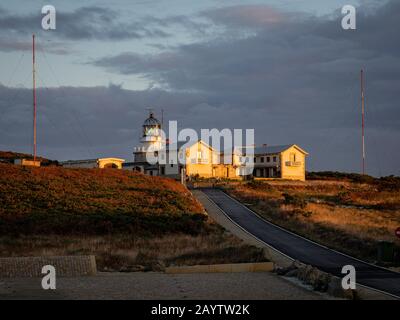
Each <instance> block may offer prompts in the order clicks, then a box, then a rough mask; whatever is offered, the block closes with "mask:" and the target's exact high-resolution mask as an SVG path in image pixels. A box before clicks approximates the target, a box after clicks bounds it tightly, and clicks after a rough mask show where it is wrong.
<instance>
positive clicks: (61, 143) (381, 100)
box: [0, 0, 400, 175]
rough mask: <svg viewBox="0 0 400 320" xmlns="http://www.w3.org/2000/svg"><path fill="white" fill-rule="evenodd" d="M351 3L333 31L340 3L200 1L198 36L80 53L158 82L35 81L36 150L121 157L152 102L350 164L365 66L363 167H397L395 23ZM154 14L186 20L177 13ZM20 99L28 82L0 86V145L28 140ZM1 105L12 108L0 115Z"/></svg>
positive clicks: (384, 12) (389, 6) (393, 6)
mask: <svg viewBox="0 0 400 320" xmlns="http://www.w3.org/2000/svg"><path fill="white" fill-rule="evenodd" d="M358 13H359V16H358V20H357V21H358V29H357V30H356V31H344V30H342V29H341V27H340V20H341V14H340V13H339V12H336V13H334V14H333V15H330V16H325V17H310V16H305V15H301V16H299V15H293V14H290V13H289V14H288V13H286V12H285V13H282V12H280V11H278V10H277V9H272V8H270V7H268V6H259V5H257V6H249V7H245V6H238V7H236V8H234V7H232V6H230V7H226V8H225V11H224V8H222V9H215V11H214V12H213V11H212V10H208V11H207V13H205V11H202V12H201V13H200V15H202V17H203V18H205V19H208V22H209V25H215V26H216V27H215V29H214V31H215V34H214V35H213V36H212V37H210V38H208V39H206V40H204V39H203V38H200V40H197V41H195V42H193V43H190V44H183V45H179V46H175V47H170V46H158V48H159V50H160V51H159V52H158V53H155V54H150V55H149V54H147V55H145V54H141V53H139V52H135V51H131V52H122V53H119V54H116V55H113V56H106V57H103V58H100V59H96V60H93V61H90V62H89V63H90V64H93V65H94V66H97V67H98V68H103V69H105V70H107V71H109V72H114V73H116V74H123V75H139V76H142V77H145V78H147V79H148V80H149V82H152V83H156V84H157V85H158V86H159V87H161V88H162V89H157V90H145V91H131V90H124V89H122V88H121V87H118V86H109V87H98V88H79V87H77V88H60V89H50V91H45V89H42V91H41V92H40V97H41V99H40V100H41V104H42V115H41V116H42V117H44V116H45V115H46V117H48V118H49V119H51V121H49V122H46V119H45V118H43V119H42V120H41V121H42V122H41V130H43V131H42V133H41V134H42V136H41V146H42V148H43V149H42V150H43V152H49V154H54V155H58V156H57V157H59V158H63V159H65V158H67V157H68V158H71V157H73V158H79V157H88V156H89V155H87V154H86V153H87V152H86V151H85V149H93V150H94V151H93V152H92V153H93V154H92V156H97V155H98V156H100V155H104V156H105V155H115V156H123V157H125V158H127V159H130V156H131V150H132V147H133V146H135V145H136V143H137V142H138V138H139V135H140V128H141V124H142V121H143V120H144V118H145V117H146V112H145V108H146V107H148V106H154V107H155V108H156V109H157V108H158V109H160V108H164V110H165V119H173V120H178V122H179V126H180V127H191V128H195V129H197V130H198V129H200V128H213V127H216V128H219V129H222V128H224V127H229V128H254V129H255V130H256V142H257V143H258V144H262V143H267V144H287V143H297V144H299V145H300V146H302V147H304V148H305V149H306V150H307V151H309V152H310V158H309V161H308V169H309V170H329V169H331V170H332V169H333V170H346V171H359V169H360V155H361V147H360V105H359V71H360V69H361V68H365V70H366V75H367V79H366V98H367V100H366V102H367V104H366V109H367V111H366V125H367V131H366V134H367V137H366V141H367V169H368V170H369V172H370V173H373V174H376V175H381V174H390V173H393V174H398V175H399V174H400V171H399V170H400V169H399V166H398V163H399V161H400V152H399V151H398V150H396V149H395V150H393V145H396V141H399V140H400V127H399V126H398V124H397V121H398V119H399V117H400V109H399V108H398V104H397V103H396V101H397V95H398V88H399V85H400V55H399V47H400V43H399V42H398V41H397V40H396V41H395V39H397V38H396V34H395V31H396V30H398V29H394V27H395V26H396V25H398V22H397V21H399V20H396V19H397V17H398V15H399V14H400V6H399V4H397V2H396V1H394V0H392V1H389V2H388V3H386V4H385V5H381V6H380V7H376V8H375V9H374V10H373V11H371V9H370V8H369V7H368V8H367V9H365V8H364V7H360V8H358ZM98 14H100V13H98ZM197 18H198V16H196V17H195V18H194V19H197ZM156 20H157V19H156ZM180 21H183V23H181V22H180ZM196 21H197V20H196ZM165 23H166V24H171V23H177V24H178V23H181V25H186V27H187V28H192V27H191V26H190V23H189V22H188V20H187V19H186V18H185V19H183V20H180V19H178V18H173V19H172V18H171V19H170V20H169V21H165ZM161 25H162V21H152V22H150V21H149V24H148V25H146V26H147V27H149V26H151V27H152V28H153V27H155V26H158V27H160V28H161ZM217 25H218V26H217ZM219 26H223V28H222V29H223V30H222V31H221V33H218V32H219V31H220V29H219ZM193 28H194V27H193ZM200 28H201V27H200ZM242 29H246V30H247V31H246V32H244V33H243V32H238V30H242ZM208 30H209V29H208ZM394 30H395V31H394ZM91 34H93V32H92V33H91ZM18 90H20V91H18ZM17 92H20V94H19V98H18V99H14V100H13V99H12V97H13V95H14V94H16V93H17ZM63 92H64V94H63ZM65 93H66V94H65ZM30 99H31V97H30V93H29V91H24V89H12V88H7V87H0V108H1V109H0V130H1V137H0V148H3V149H4V148H5V147H6V146H15V145H19V146H20V145H23V141H26V140H27V143H29V139H26V137H28V138H29V132H30V128H31V126H30V118H29V117H30V116H31V113H30V111H29V110H30V109H29V108H30ZM8 106H12V110H13V112H5V113H4V114H5V115H4V117H3V119H2V118H1V110H4V108H7V107H8ZM24 108H25V109H24ZM8 110H10V109H9V108H8ZM17 110H20V111H17ZM23 110H26V111H25V113H24V112H23ZM158 111H159V110H158ZM158 114H159V112H158ZM51 123H53V124H54V126H51ZM53 127H54V128H53ZM51 128H53V129H51ZM24 130H25V131H24ZM52 130H54V131H52ZM79 132H80V133H79ZM82 132H83V133H82ZM79 136H81V137H80V138H79ZM85 136H86V137H87V138H88V139H86V138H85ZM24 139H25V140H24ZM86 140H89V142H87V143H86V142H85V141H86ZM25 146H26V147H29V144H25ZM81 150H82V151H81ZM388 153H390V157H386V156H382V155H385V154H388Z"/></svg>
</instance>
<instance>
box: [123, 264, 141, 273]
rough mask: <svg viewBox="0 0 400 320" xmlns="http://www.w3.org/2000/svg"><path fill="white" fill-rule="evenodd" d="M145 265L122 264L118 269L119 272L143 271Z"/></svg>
mask: <svg viewBox="0 0 400 320" xmlns="http://www.w3.org/2000/svg"><path fill="white" fill-rule="evenodd" d="M145 270H146V267H145V266H142V265H138V264H137V265H128V266H123V267H121V268H120V269H119V272H142V271H145Z"/></svg>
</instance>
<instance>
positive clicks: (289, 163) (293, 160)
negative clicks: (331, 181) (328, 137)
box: [160, 140, 308, 181]
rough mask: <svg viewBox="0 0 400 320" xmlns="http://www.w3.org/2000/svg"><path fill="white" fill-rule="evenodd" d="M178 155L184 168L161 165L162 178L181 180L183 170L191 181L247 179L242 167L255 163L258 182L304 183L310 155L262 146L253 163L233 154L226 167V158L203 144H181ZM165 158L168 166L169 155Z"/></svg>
mask: <svg viewBox="0 0 400 320" xmlns="http://www.w3.org/2000/svg"><path fill="white" fill-rule="evenodd" d="M167 151H168V150H167ZM177 152H178V155H179V156H178V158H179V161H180V163H181V164H166V165H160V175H166V176H171V177H176V178H178V177H179V176H180V174H181V172H182V169H184V170H185V174H186V176H188V177H194V176H199V177H203V178H229V179H239V178H243V177H244V175H243V172H244V170H243V167H244V165H243V163H245V162H247V163H249V162H250V161H251V160H252V161H253V165H254V168H253V170H252V171H251V173H252V174H251V175H252V176H253V177H255V178H256V179H257V178H260V179H261V178H274V179H279V178H280V179H290V180H302V181H304V180H305V168H306V156H307V155H308V153H307V152H306V151H304V150H303V149H301V148H300V147H299V146H297V145H295V144H293V145H283V146H263V147H255V148H254V154H253V155H252V157H254V158H253V159H250V158H249V156H248V155H246V154H245V153H238V152H237V151H236V152H234V153H232V162H231V163H230V164H224V159H223V156H224V154H223V153H220V152H218V151H217V150H215V149H213V148H212V147H211V146H210V145H208V144H207V143H205V142H204V141H202V140H198V141H197V142H195V143H192V144H190V145H188V144H178V147H177ZM166 155H167V163H168V161H169V152H167V153H166ZM182 159H184V161H182Z"/></svg>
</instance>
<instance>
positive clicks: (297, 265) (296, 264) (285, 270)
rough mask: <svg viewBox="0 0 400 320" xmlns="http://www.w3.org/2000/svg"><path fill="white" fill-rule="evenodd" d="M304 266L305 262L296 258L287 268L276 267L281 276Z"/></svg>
mask: <svg viewBox="0 0 400 320" xmlns="http://www.w3.org/2000/svg"><path fill="white" fill-rule="evenodd" d="M303 266H304V264H302V263H301V262H299V261H297V260H295V261H294V262H293V263H292V264H291V265H290V266H288V267H286V268H277V269H275V272H276V273H277V274H278V275H280V276H284V275H286V274H287V273H289V272H290V271H293V270H297V269H299V268H301V267H303Z"/></svg>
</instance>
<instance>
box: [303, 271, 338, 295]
mask: <svg viewBox="0 0 400 320" xmlns="http://www.w3.org/2000/svg"><path fill="white" fill-rule="evenodd" d="M331 278H332V277H331V275H330V274H328V273H325V272H323V271H321V270H319V269H317V268H313V269H312V270H311V272H310V273H309V274H308V278H307V283H308V284H310V285H312V287H313V289H314V290H316V291H321V292H325V291H327V290H328V285H329V283H330V282H331Z"/></svg>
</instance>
